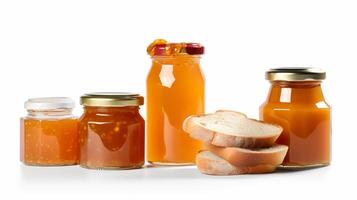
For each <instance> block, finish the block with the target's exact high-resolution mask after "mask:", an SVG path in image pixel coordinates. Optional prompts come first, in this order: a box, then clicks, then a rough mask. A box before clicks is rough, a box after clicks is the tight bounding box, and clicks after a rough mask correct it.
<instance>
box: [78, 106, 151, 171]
mask: <svg viewBox="0 0 357 200" xmlns="http://www.w3.org/2000/svg"><path fill="white" fill-rule="evenodd" d="M79 130H80V139H79V141H80V155H81V156H80V165H81V166H82V167H86V168H98V169H100V168H103V169H132V168H139V167H141V166H142V165H143V164H144V149H145V122H144V119H143V118H142V117H141V115H140V113H139V106H123V107H95V106H85V107H84V113H83V115H82V117H81V119H80V126H79Z"/></svg>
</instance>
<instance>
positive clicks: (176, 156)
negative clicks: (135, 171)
mask: <svg viewBox="0 0 357 200" xmlns="http://www.w3.org/2000/svg"><path fill="white" fill-rule="evenodd" d="M203 51H204V48H203V46H201V45H199V44H197V43H166V42H165V41H164V42H162V41H160V42H157V43H155V42H154V43H153V44H152V45H150V46H149V48H148V53H149V55H151V58H152V67H151V70H150V72H149V75H148V77H147V160H148V162H150V163H152V164H156V165H189V164H194V162H195V155H196V153H197V152H198V151H199V150H200V149H201V145H202V144H201V142H199V141H197V140H195V139H192V138H190V137H189V135H188V134H187V133H185V132H184V131H183V130H182V123H183V121H184V119H185V118H186V117H188V116H190V115H194V114H203V113H204V85H205V81H204V75H203V73H202V71H201V68H200V55H202V54H203Z"/></svg>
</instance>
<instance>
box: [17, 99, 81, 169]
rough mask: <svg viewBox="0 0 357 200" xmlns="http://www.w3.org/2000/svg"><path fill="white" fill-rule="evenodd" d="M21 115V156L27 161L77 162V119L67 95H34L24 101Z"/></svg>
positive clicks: (37, 162) (57, 163) (43, 162)
mask: <svg viewBox="0 0 357 200" xmlns="http://www.w3.org/2000/svg"><path fill="white" fill-rule="evenodd" d="M25 108H26V109H27V111H28V115H27V116H26V117H23V118H21V134H20V138H21V141H20V160H21V161H22V162H23V163H24V164H27V165H43V166H58V165H75V164H77V163H78V157H79V148H78V119H77V118H76V117H74V116H73V115H72V109H73V108H74V102H73V101H72V100H71V99H69V98H63V97H50V98H34V99H29V100H28V101H26V102H25Z"/></svg>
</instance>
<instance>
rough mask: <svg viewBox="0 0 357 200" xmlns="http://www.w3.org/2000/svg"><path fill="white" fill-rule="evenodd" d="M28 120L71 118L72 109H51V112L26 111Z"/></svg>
mask: <svg viewBox="0 0 357 200" xmlns="http://www.w3.org/2000/svg"><path fill="white" fill-rule="evenodd" d="M27 116H28V117H30V118H46V119H52V118H53V119H62V118H71V117H73V115H72V109H51V110H27Z"/></svg>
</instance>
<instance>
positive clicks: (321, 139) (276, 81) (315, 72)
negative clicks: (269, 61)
mask: <svg viewBox="0 0 357 200" xmlns="http://www.w3.org/2000/svg"><path fill="white" fill-rule="evenodd" d="M325 76H326V75H325V72H324V71H322V70H319V69H314V68H278V69H271V70H269V71H267V73H266V79H267V80H269V81H270V82H271V87H270V91H269V94H268V98H267V100H266V102H265V103H264V104H263V105H262V106H261V107H260V119H261V120H263V121H265V122H268V123H274V124H278V125H280V126H282V127H283V128H284V130H283V132H282V134H281V135H280V137H279V138H278V139H277V143H278V144H284V145H287V146H289V150H288V153H287V155H286V157H285V159H284V161H283V163H282V166H281V167H283V168H290V169H299V168H310V167H319V166H325V165H328V164H329V163H330V159H331V111H330V110H331V108H330V106H329V105H328V104H327V103H326V101H325V99H324V96H323V93H322V89H321V81H322V80H324V79H325Z"/></svg>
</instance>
